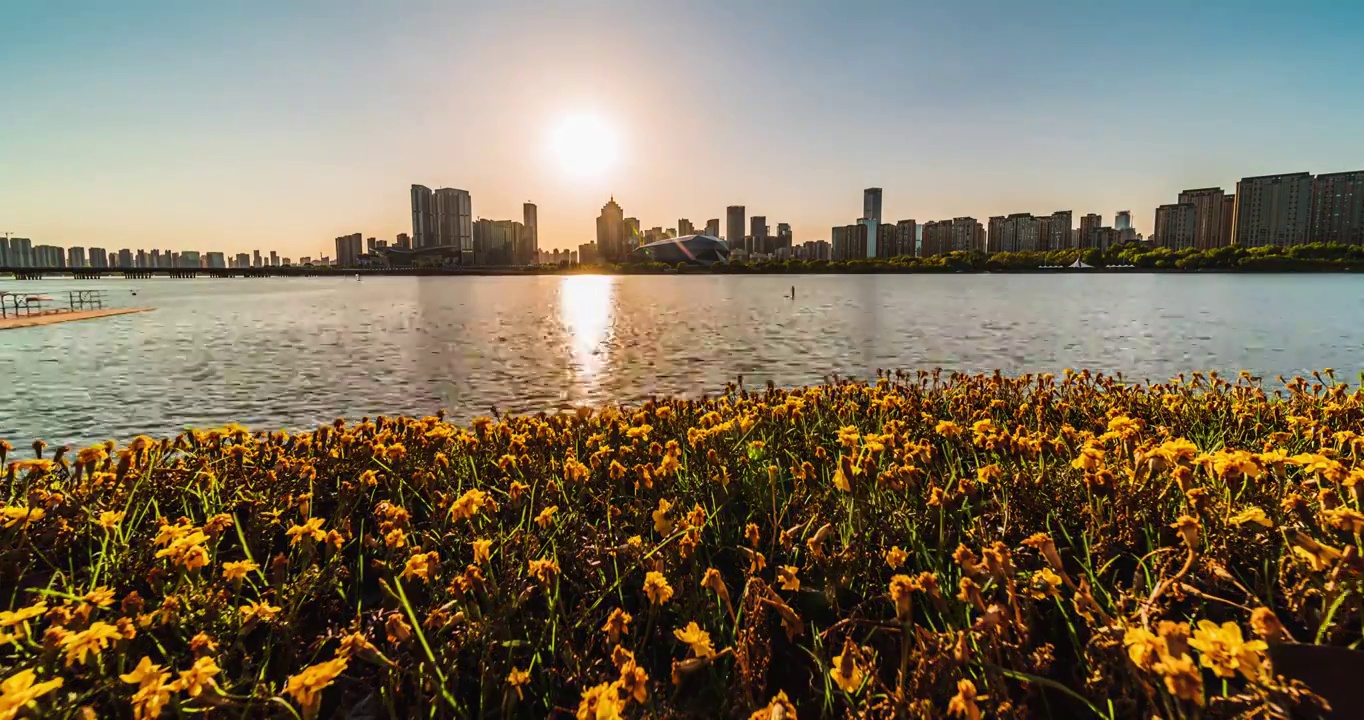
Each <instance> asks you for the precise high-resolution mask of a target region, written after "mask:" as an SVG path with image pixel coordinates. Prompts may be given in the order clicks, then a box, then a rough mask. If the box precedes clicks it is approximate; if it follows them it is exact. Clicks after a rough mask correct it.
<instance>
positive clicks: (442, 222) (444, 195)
mask: <svg viewBox="0 0 1364 720" xmlns="http://www.w3.org/2000/svg"><path fill="white" fill-rule="evenodd" d="M431 212H432V216H433V217H434V222H433V227H434V236H433V237H430V238H428V242H427V243H425V244H423V243H418V244H417V247H429V246H432V245H440V246H445V247H456V248H459V249H460V250H468V249H471V248H472V247H473V242H474V237H473V235H474V226H473V198H471V197H470V196H469V192H468V191H467V190H460V189H458V188H441V189H439V190H437V191H435V193H434V194H433V199H432V201H431ZM414 230H415V228H414Z"/></svg>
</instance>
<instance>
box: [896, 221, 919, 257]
mask: <svg viewBox="0 0 1364 720" xmlns="http://www.w3.org/2000/svg"><path fill="white" fill-rule="evenodd" d="M918 239H919V223H918V222H917V221H915V220H901V221H899V222H897V223H895V251H894V256H899V255H904V256H908V257H914V255H915V253H916V252H918V245H919V243H918Z"/></svg>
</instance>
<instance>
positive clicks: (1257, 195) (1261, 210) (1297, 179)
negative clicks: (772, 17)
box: [1235, 172, 1312, 247]
mask: <svg viewBox="0 0 1364 720" xmlns="http://www.w3.org/2000/svg"><path fill="white" fill-rule="evenodd" d="M1311 229H1312V174H1311V173H1306V172H1300V173H1287V174H1283V175H1261V176H1258V177H1248V178H1241V181H1240V182H1238V183H1236V235H1235V242H1236V244H1237V245H1244V246H1246V247H1260V246H1264V245H1278V246H1281V247H1282V246H1287V245H1301V244H1302V243H1305V242H1307V238H1308V235H1309V233H1310V232H1311Z"/></svg>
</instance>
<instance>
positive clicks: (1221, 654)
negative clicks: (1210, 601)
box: [1189, 620, 1269, 680]
mask: <svg viewBox="0 0 1364 720" xmlns="http://www.w3.org/2000/svg"><path fill="white" fill-rule="evenodd" d="M1189 646H1190V647H1192V648H1193V649H1195V650H1197V651H1198V653H1199V664H1201V665H1202V666H1203V667H1205V668H1211V669H1212V671H1213V672H1214V673H1216V674H1217V676H1218V677H1222V678H1230V677H1235V676H1236V673H1238V672H1239V673H1241V675H1242V676H1244V677H1245V678H1246V679H1247V680H1254V679H1255V678H1256V677H1257V676H1258V675H1259V674H1260V660H1261V658H1262V657H1263V653H1264V651H1265V650H1266V649H1268V648H1269V646H1268V645H1267V644H1265V642H1264V641H1263V640H1251V641H1250V642H1246V641H1245V640H1244V639H1243V638H1242V637H1241V628H1240V626H1238V625H1237V624H1236V623H1233V622H1225V623H1222V625H1221V626H1218V625H1217V623H1215V622H1212V621H1211V620H1199V621H1198V629H1197V630H1194V632H1193V638H1192V639H1190V640H1189Z"/></svg>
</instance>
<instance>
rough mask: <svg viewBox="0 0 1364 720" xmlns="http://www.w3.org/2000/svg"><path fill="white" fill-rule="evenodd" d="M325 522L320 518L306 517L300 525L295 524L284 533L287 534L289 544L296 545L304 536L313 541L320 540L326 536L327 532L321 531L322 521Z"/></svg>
mask: <svg viewBox="0 0 1364 720" xmlns="http://www.w3.org/2000/svg"><path fill="white" fill-rule="evenodd" d="M324 522H326V521H325V520H323V519H322V518H319V517H314V518H308V521H307V522H305V523H303V524H302V525H295V526H293V527H291V528H289V529H288V530H287V531H286V532H285V533H284V534H285V535H288V536H289V538H290V539H289V544H290V545H297V544H299V543H300V542H302V541H303V539H304V538H310V539H312V541H313V542H322V541H323V540H324V539H326V537H327V533H325V532H322V523H324Z"/></svg>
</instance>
